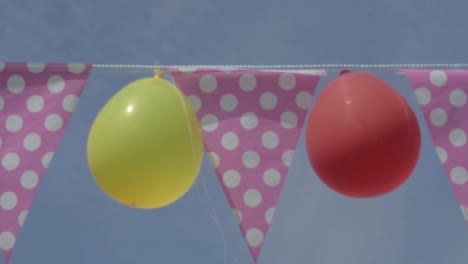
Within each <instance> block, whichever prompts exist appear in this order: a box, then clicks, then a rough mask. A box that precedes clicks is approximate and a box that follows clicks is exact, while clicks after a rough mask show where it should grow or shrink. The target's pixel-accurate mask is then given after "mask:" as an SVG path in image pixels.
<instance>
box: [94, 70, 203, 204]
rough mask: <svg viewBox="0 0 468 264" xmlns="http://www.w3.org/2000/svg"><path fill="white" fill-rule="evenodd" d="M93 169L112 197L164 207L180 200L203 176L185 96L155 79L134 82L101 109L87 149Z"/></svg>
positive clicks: (197, 130)
mask: <svg viewBox="0 0 468 264" xmlns="http://www.w3.org/2000/svg"><path fill="white" fill-rule="evenodd" d="M87 158H88V164H89V168H90V171H91V173H92V175H93V176H94V178H95V180H96V182H97V184H98V185H99V187H100V188H101V189H102V190H103V191H104V192H105V193H106V194H107V195H108V196H110V197H111V198H112V199H114V200H116V201H118V202H120V203H122V204H125V205H127V206H130V207H135V208H141V209H152V208H160V207H164V206H166V205H169V204H171V203H173V202H175V201H176V200H178V199H179V198H181V197H182V196H183V195H184V194H185V193H186V192H187V191H188V190H189V189H190V188H191V187H192V185H193V183H194V182H195V180H196V178H197V177H198V174H199V172H200V168H201V163H202V159H203V143H202V135H201V131H200V127H199V124H198V120H197V118H196V115H195V113H194V112H193V109H192V107H191V105H190V103H189V101H188V100H187V98H186V97H185V96H184V95H183V94H182V93H181V92H180V91H179V89H178V88H176V87H175V86H174V85H172V84H171V83H170V82H168V81H166V80H164V79H162V78H160V77H158V76H156V77H154V78H143V79H139V80H136V81H134V82H132V83H130V84H129V85H127V86H126V87H124V88H123V89H122V90H120V91H119V92H118V93H116V94H115V95H114V96H113V97H112V98H111V99H110V100H109V101H108V102H107V103H106V104H105V105H104V107H103V108H102V109H101V111H100V112H99V114H98V115H97V117H96V119H95V120H94V123H93V125H92V127H91V129H90V132H89V136H88V145H87Z"/></svg>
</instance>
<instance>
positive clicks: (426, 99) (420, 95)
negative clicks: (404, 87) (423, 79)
mask: <svg viewBox="0 0 468 264" xmlns="http://www.w3.org/2000/svg"><path fill="white" fill-rule="evenodd" d="M414 94H415V95H416V100H417V101H418V104H420V105H427V104H428V103H430V102H431V91H429V90H428V89H426V88H425V87H419V88H417V89H416V90H415V91H414Z"/></svg>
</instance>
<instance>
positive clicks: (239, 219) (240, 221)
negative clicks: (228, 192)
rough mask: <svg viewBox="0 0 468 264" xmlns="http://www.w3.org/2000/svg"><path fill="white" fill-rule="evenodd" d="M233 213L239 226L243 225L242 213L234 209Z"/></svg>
mask: <svg viewBox="0 0 468 264" xmlns="http://www.w3.org/2000/svg"><path fill="white" fill-rule="evenodd" d="M232 213H233V214H234V219H236V222H237V224H239V225H240V223H242V213H241V212H240V211H239V210H237V209H235V208H233V209H232Z"/></svg>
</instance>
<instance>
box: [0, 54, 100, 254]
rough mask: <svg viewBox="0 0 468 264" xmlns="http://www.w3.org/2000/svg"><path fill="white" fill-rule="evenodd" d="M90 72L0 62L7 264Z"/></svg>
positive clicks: (2, 246)
mask: <svg viewBox="0 0 468 264" xmlns="http://www.w3.org/2000/svg"><path fill="white" fill-rule="evenodd" d="M90 70H91V65H86V64H32V63H29V64H26V63H7V64H3V63H0V250H1V251H2V253H3V256H4V258H5V261H6V262H7V263H8V262H9V259H10V256H11V253H12V250H13V247H14V245H15V242H16V239H17V237H18V235H19V233H20V230H21V226H22V225H23V223H24V222H25V219H26V216H27V214H28V210H29V208H30V206H31V204H32V202H33V199H34V195H35V193H36V191H37V189H38V187H39V185H40V183H41V180H42V178H43V176H44V174H45V172H46V170H47V167H48V165H49V163H50V162H51V160H52V157H53V155H54V152H55V149H56V148H57V145H58V144H59V141H60V138H61V137H62V134H63V132H64V130H65V127H66V126H67V123H68V120H69V119H70V117H71V115H72V112H73V111H74V109H75V107H76V104H77V102H78V100H79V97H80V95H81V92H82V90H83V88H84V86H85V84H86V81H87V80H88V76H89V73H90Z"/></svg>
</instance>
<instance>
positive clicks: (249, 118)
mask: <svg viewBox="0 0 468 264" xmlns="http://www.w3.org/2000/svg"><path fill="white" fill-rule="evenodd" d="M240 123H241V125H242V127H243V128H245V129H247V130H252V129H254V128H256V127H257V125H258V117H257V115H256V114H255V113H251V112H248V113H244V114H243V115H242V116H241V118H240Z"/></svg>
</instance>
